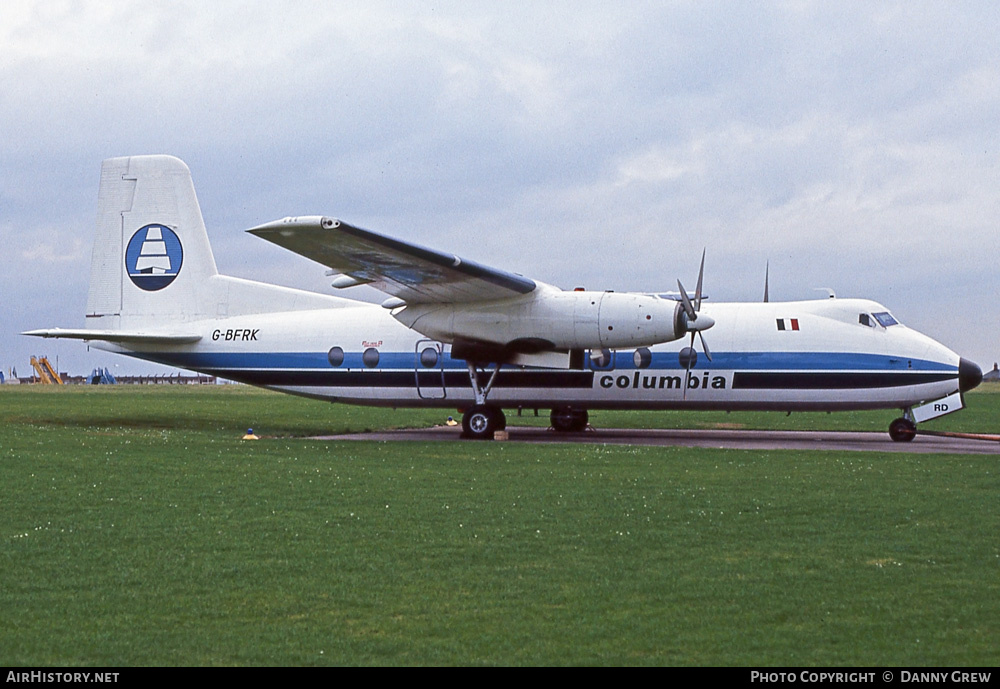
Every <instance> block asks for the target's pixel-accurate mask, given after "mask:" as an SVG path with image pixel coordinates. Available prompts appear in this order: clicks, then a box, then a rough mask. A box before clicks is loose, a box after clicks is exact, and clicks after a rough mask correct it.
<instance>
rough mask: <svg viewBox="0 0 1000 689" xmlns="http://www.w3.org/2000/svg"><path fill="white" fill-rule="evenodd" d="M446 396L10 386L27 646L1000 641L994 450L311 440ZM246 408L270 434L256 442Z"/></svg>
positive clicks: (958, 658)
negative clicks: (398, 405)
mask: <svg viewBox="0 0 1000 689" xmlns="http://www.w3.org/2000/svg"><path fill="white" fill-rule="evenodd" d="M967 401H968V403H969V409H967V410H965V411H963V412H961V413H959V414H956V415H954V416H953V417H945V418H944V419H940V420H937V421H935V422H933V424H931V425H930V426H931V427H935V428H950V429H955V430H966V431H980V432H997V431H998V426H1000V424H997V423H996V420H997V419H998V415H997V412H998V411H1000V394H996V393H991V392H977V393H974V394H970V395H968V396H967ZM443 415H444V414H443V413H442V412H441V411H413V410H401V411H398V412H394V411H392V410H380V409H365V408H354V407H345V406H335V405H329V404H323V403H319V402H314V401H309V400H301V399H297V398H292V397H287V396H282V395H277V394H272V393H268V392H264V391H259V390H253V389H249V388H245V387H242V386H226V387H212V386H190V387H188V386H177V387H131V386H117V387H107V388H103V387H79V388H66V389H45V388H42V387H32V388H28V387H13V386H11V387H5V388H0V457H2V462H3V465H2V466H3V469H2V470H3V479H4V491H3V497H2V501H0V563H2V565H0V572H2V586H0V610H2V611H3V614H2V616H0V663H2V664H4V665H110V666H120V665H264V664H266V665H326V664H336V665H354V664H360V665H372V664H376V665H398V664H625V665H633V664H634V665H644V664H656V665H752V666H763V665H994V664H996V663H997V662H998V660H1000V653H998V650H997V649H998V648H1000V595H998V593H1000V537H998V535H997V534H998V533H1000V516H998V510H997V495H998V488H1000V481H998V473H997V469H998V467H997V464H996V462H997V459H996V458H995V457H990V456H971V455H969V456H964V455H937V456H935V455H920V456H911V455H905V454H878V453H841V452H819V451H818V452H792V451H775V452H751V451H726V450H704V449H688V448H638V447H621V446H614V447H612V446H599V445H546V446H539V445H522V444H517V443H481V442H447V443H375V442H372V443H364V442H360V443H359V442H353V443H333V442H319V441H313V440H307V439H303V438H302V436H306V435H315V434H326V433H332V432H337V431H346V430H354V431H358V430H365V429H376V428H384V427H389V426H392V425H423V424H430V423H435V422H439V421H440V420H441V418H442V416H443ZM894 416H895V415H894V414H892V413H891V412H880V413H865V414H839V415H829V416H827V415H816V414H801V415H798V414H796V415H792V416H791V417H785V416H784V415H780V414H749V413H748V414H735V413H734V414H731V415H728V416H727V415H724V414H717V415H716V414H704V413H703V414H695V415H688V414H643V413H627V414H623V413H622V414H618V413H616V414H612V413H607V414H602V413H595V414H594V415H593V421H594V422H595V423H596V424H598V425H603V426H617V425H622V426H628V425H633V426H647V427H670V426H675V425H676V426H691V427H703V426H711V425H718V424H725V425H726V426H737V427H739V426H742V427H779V428H792V427H817V428H819V427H821V428H837V429H840V428H856V429H858V430H872V429H877V430H884V429H885V427H886V426H887V425H888V422H889V421H890V420H891V419H892V418H893V417H894ZM511 420H512V422H513V421H515V419H514V418H513V417H511ZM524 421H525V422H532V423H544V422H545V421H544V419H540V420H537V421H536V420H535V419H534V418H533V417H526V418H525V419H524ZM248 426H253V427H254V428H255V429H258V430H259V431H260V432H261V433H262V434H264V435H265V436H266V437H265V438H264V439H263V440H261V441H257V442H243V441H240V440H239V438H240V436H241V435H242V432H243V431H244V430H245V428H246V427H248Z"/></svg>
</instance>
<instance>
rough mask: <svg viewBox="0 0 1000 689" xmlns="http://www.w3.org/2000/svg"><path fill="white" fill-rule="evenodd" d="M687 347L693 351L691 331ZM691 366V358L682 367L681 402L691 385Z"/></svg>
mask: <svg viewBox="0 0 1000 689" xmlns="http://www.w3.org/2000/svg"><path fill="white" fill-rule="evenodd" d="M683 293H684V291H683V290H681V294H683ZM702 344H704V341H702ZM688 347H690V348H691V349H694V331H693V330H692V331H691V342H690V343H689V344H688ZM692 364H694V357H693V356H692V357H691V358H689V359H688V361H687V365H686V366H685V367H684V391H683V392H682V393H681V399H682V400H687V398H688V385H689V384H690V383H691V366H692Z"/></svg>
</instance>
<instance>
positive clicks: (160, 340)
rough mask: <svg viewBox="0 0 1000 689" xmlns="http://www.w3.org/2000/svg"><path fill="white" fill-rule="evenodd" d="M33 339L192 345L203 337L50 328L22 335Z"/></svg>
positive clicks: (183, 334)
mask: <svg viewBox="0 0 1000 689" xmlns="http://www.w3.org/2000/svg"><path fill="white" fill-rule="evenodd" d="M21 334H22V335H30V336H32V337H55V338H60V337H61V338H67V339H70V340H101V341H103V342H134V343H142V344H191V343H192V342H197V341H198V340H200V339H201V335H192V334H185V333H149V332H129V331H126V330H73V329H69V328H50V329H43V330H28V331H26V332H23V333H21Z"/></svg>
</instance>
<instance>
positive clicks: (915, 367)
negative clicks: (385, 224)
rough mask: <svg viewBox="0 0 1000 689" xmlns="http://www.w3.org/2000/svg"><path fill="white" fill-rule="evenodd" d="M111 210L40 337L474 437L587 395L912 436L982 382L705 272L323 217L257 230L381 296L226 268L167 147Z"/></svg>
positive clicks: (939, 349)
mask: <svg viewBox="0 0 1000 689" xmlns="http://www.w3.org/2000/svg"><path fill="white" fill-rule="evenodd" d="M98 205H99V209H98V221H97V238H96V244H95V247H94V253H93V263H92V269H91V280H90V292H89V294H88V298H87V328H86V329H83V330H67V329H60V328H56V329H50V330H33V331H30V332H27V333H25V334H26V335H36V336H40V337H68V338H76V339H81V340H87V341H90V342H91V343H92V344H93V345H94V346H96V347H99V348H102V349H106V350H108V351H112V352H118V353H121V354H127V355H129V356H134V357H138V358H141V359H146V360H149V361H155V362H159V363H162V364H167V365H170V366H178V367H181V368H186V369H191V370H194V371H200V372H202V373H207V374H212V375H217V376H220V377H224V378H229V379H231V380H236V381H242V382H245V383H250V384H252V385H259V386H262V387H266V388H271V389H274V390H280V391H282V392H289V393H293V394H297V395H305V396H307V397H315V398H319V399H326V400H331V401H337V402H350V403H357V404H375V405H384V406H393V407H406V406H413V407H425V406H426V407H453V408H458V409H460V410H464V417H463V419H462V426H463V431H464V435H465V436H466V437H471V438H492V437H493V434H494V431H495V430H498V429H502V428H503V427H504V426H505V423H506V421H505V417H504V413H503V411H502V409H503V408H508V409H510V408H520V407H527V408H535V409H538V408H543V409H551V410H552V416H551V419H552V426H553V427H554V428H555V429H556V430H557V431H578V430H583V429H584V428H585V427H586V425H587V410H588V409H687V408H689V409H724V410H736V409H765V410H783V411H798V410H803V411H809V410H812V411H816V410H822V411H836V410H847V409H879V408H898V409H902V410H903V416H902V417H901V418H899V419H896V420H895V421H893V423H892V424H891V425H890V428H889V433H890V435H891V436H892V438H893V439H894V440H910V439H912V438H913V436H914V434H915V432H916V424H917V423H918V422H920V421H924V420H927V419H929V418H933V417H935V416H940V415H942V414H944V413H948V412H951V411H955V410H957V409H961V408H962V406H963V401H962V393H963V392H965V391H967V390H969V389H971V388H973V387H975V386H976V385H978V384H979V382H980V380H981V379H982V372H981V370H980V369H979V367H978V366H977V365H976V364H974V363H972V362H970V361H967V360H965V359H962V358H960V357H959V356H958V355H957V354H955V353H954V352H952V351H950V350H949V349H947V348H946V347H944V346H943V345H941V344H939V343H938V342H935V341H934V340H932V339H930V338H929V337H927V336H925V335H921V334H920V333H918V332H915V331H913V330H910V329H908V328H906V327H905V326H903V325H901V324H899V323H898V322H897V321H896V320H895V319H894V318H893V317H892V316H891V315H890V314H889V311H888V310H887V309H886V308H885V307H883V306H880V305H879V304H876V303H875V302H873V301H867V300H862V299H822V300H816V301H800V302H784V303H778V302H768V301H767V300H766V297H765V302H763V303H739V304H722V303H717V304H709V303H707V302H706V303H703V295H702V274H701V273H699V276H698V282H697V288H696V289H695V291H694V293H693V294H691V293H688V292H687V291H686V290H685V289H684V287H683V286H682V285H681V283H680V281H678V283H677V285H678V288H679V292H677V293H673V294H663V295H657V294H637V293H622V292H591V291H583V290H574V291H563V290H561V289H558V288H556V287H552V286H550V285H546V284H545V283H542V282H539V281H537V280H532V279H529V278H526V277H524V276H522V275H517V274H514V273H508V272H505V271H502V270H497V269H495V268H490V267H488V266H484V265H480V264H478V263H474V262H472V261H466V260H465V259H461V258H459V257H457V256H454V255H452V254H448V253H443V252H439V251H434V250H432V249H426V248H423V247H420V246H416V245H414V244H411V243H409V242H405V241H402V240H399V239H392V238H390V237H387V236H384V235H380V234H376V233H374V232H369V231H368V230H363V229H360V228H357V227H353V226H351V225H348V224H347V223H344V222H341V221H339V220H335V219H333V218H329V217H323V216H303V217H294V218H285V219H284V220H278V221H275V222H271V223H267V224H265V225H261V226H259V227H255V228H253V229H251V230H249V232H251V233H252V234H255V235H257V236H258V237H263V238H264V239H266V240H268V241H270V242H273V243H275V244H278V245H279V246H282V247H285V248H286V249H290V250H291V251H294V252H296V253H298V254H301V255H303V256H305V257H307V258H310V259H312V260H314V261H317V262H318V263H321V264H323V265H325V266H327V267H328V268H330V269H331V274H332V275H336V277H335V278H334V280H333V286H334V287H337V288H344V287H351V286H354V285H361V284H369V285H371V286H373V287H375V288H377V289H379V290H381V291H383V292H385V293H386V294H387V295H389V297H388V299H386V300H385V302H384V303H382V304H381V306H379V305H375V304H369V303H365V302H360V301H355V300H351V299H343V298H339V297H334V296H329V295H324V294H318V293H313V292H307V291H302V290H297V289H291V288H287V287H280V286H276V285H269V284H264V283H260V282H253V281H249V280H243V279H240V278H235V277H228V276H225V275H219V273H218V271H217V270H216V267H215V259H214V257H213V255H212V249H211V247H210V246H209V242H208V235H207V233H206V231H205V224H204V221H203V220H202V215H201V209H200V208H199V206H198V200H197V197H196V196H195V191H194V186H193V185H192V182H191V173H190V171H189V170H188V168H187V166H186V165H185V164H184V163H183V162H181V161H180V160H178V159H176V158H172V157H169V156H134V157H124V158H112V159H110V160H106V161H104V165H103V166H102V169H101V188H100V197H99V204H98ZM702 269H704V257H703V258H702ZM702 272H703V270H702ZM709 331H710V332H709ZM706 333H708V336H707V337H706ZM696 335H697V339H698V340H699V344H700V350H701V351H700V353H699V352H698V350H697V349H696V348H695V339H696V338H695V336H696ZM709 341H711V343H712V347H711V349H709V347H708V342H709Z"/></svg>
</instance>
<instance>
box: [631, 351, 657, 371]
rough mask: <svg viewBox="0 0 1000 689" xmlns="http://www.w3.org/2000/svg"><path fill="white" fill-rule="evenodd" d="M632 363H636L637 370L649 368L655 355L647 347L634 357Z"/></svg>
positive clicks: (636, 352) (637, 352)
mask: <svg viewBox="0 0 1000 689" xmlns="http://www.w3.org/2000/svg"><path fill="white" fill-rule="evenodd" d="M632 361H633V363H635V367H636V368H649V365H650V364H651V363H652V362H653V353H652V352H650V351H649V348H647V347H640V348H639V349H637V350H635V354H633V355H632Z"/></svg>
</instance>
